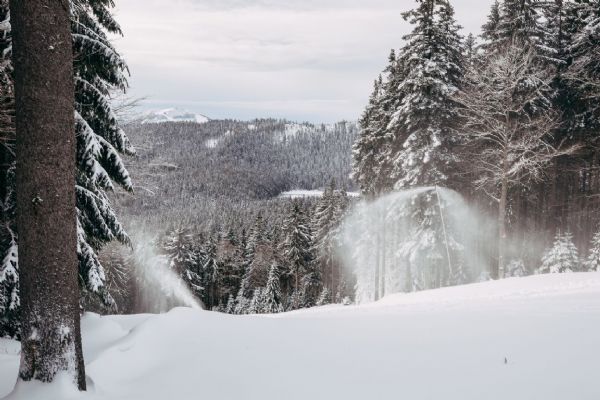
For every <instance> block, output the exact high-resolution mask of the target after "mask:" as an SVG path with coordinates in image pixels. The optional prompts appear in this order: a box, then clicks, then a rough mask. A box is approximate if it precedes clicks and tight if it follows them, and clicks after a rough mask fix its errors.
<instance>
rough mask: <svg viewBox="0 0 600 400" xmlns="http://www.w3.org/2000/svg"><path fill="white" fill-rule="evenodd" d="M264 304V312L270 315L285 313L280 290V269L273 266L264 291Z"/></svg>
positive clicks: (275, 265)
mask: <svg viewBox="0 0 600 400" xmlns="http://www.w3.org/2000/svg"><path fill="white" fill-rule="evenodd" d="M263 297H264V304H263V311H264V312H265V313H268V314H275V313H279V312H282V311H283V306H282V305H281V303H282V301H281V290H280V288H279V268H278V266H277V264H273V265H272V266H271V269H270V270H269V277H268V279H267V286H266V287H265V289H264V291H263Z"/></svg>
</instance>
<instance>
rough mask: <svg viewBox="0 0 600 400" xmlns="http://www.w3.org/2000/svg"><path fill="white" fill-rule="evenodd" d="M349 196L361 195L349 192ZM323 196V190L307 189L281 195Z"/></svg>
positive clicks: (289, 191) (292, 196)
mask: <svg viewBox="0 0 600 400" xmlns="http://www.w3.org/2000/svg"><path fill="white" fill-rule="evenodd" d="M347 194H348V196H349V197H360V194H359V193H357V192H348V193H347ZM321 196H323V190H305V189H294V190H288V191H287V192H282V193H280V194H279V197H280V198H282V199H298V198H303V197H321Z"/></svg>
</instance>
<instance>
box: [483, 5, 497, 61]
mask: <svg viewBox="0 0 600 400" xmlns="http://www.w3.org/2000/svg"><path fill="white" fill-rule="evenodd" d="M487 18H488V19H487V22H486V23H485V24H484V25H483V26H482V27H481V35H480V36H481V40H482V43H481V46H480V47H481V49H482V50H483V51H484V52H485V53H486V54H492V53H494V52H495V51H496V50H497V49H498V48H500V47H501V42H500V32H499V27H500V21H501V16H500V2H499V1H498V0H496V1H494V3H492V7H491V9H490V13H489V15H488V17H487Z"/></svg>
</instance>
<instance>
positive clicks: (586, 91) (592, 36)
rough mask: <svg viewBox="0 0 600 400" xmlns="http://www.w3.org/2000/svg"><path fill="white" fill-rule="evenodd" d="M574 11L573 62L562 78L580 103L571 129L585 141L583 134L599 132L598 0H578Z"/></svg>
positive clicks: (599, 33) (599, 41) (599, 45)
mask: <svg viewBox="0 0 600 400" xmlns="http://www.w3.org/2000/svg"><path fill="white" fill-rule="evenodd" d="M574 9H575V18H572V19H571V20H572V24H573V25H576V33H575V34H574V35H573V43H572V44H571V47H570V53H571V55H572V56H573V60H572V65H571V66H570V67H569V70H568V72H567V73H566V74H565V75H566V79H568V80H569V82H570V85H571V86H573V87H574V88H575V90H576V91H577V93H578V94H579V96H580V97H581V99H583V107H581V109H578V110H577V115H576V124H575V126H576V127H582V128H583V137H584V138H589V135H586V134H585V133H586V132H589V131H597V130H598V129H600V101H598V100H599V99H600V61H599V60H600V0H578V1H577V2H576V5H575V6H574ZM594 137H595V136H594ZM594 143H595V142H594ZM592 146H594V144H593V143H592Z"/></svg>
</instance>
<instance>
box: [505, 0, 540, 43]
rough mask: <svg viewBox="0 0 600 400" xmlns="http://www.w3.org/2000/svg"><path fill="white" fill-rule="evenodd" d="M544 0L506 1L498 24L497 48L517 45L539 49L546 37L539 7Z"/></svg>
mask: <svg viewBox="0 0 600 400" xmlns="http://www.w3.org/2000/svg"><path fill="white" fill-rule="evenodd" d="M541 3H542V0H504V2H503V3H502V8H501V13H500V22H499V24H498V30H497V32H498V39H497V43H496V45H497V48H503V47H506V46H510V45H515V46H518V47H521V48H523V49H524V50H525V51H529V50H531V49H535V48H537V47H538V46H539V45H540V44H541V42H542V39H543V37H544V28H543V26H542V23H541V18H540V10H539V6H540V5H541Z"/></svg>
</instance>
